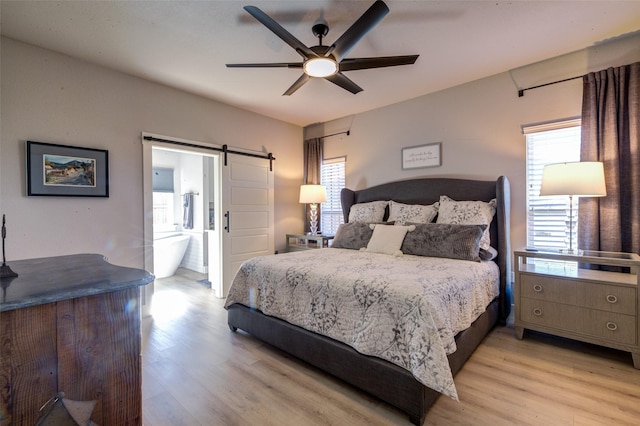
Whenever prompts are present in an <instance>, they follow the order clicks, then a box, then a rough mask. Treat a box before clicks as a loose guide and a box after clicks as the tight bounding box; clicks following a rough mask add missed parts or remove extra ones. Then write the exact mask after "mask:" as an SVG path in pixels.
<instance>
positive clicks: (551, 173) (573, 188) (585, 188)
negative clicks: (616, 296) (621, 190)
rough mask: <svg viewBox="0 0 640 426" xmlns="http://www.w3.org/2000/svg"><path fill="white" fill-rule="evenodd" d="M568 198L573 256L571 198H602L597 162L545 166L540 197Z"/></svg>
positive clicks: (600, 170)
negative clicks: (562, 196)
mask: <svg viewBox="0 0 640 426" xmlns="http://www.w3.org/2000/svg"><path fill="white" fill-rule="evenodd" d="M547 195H564V196H569V249H568V250H567V253H570V254H573V253H574V250H573V197H604V196H606V195H607V189H606V187H605V182H604V167H603V165H602V163H600V162H597V161H577V162H572V163H557V164H547V165H546V166H544V170H543V171H542V185H541V186H540V196H547Z"/></svg>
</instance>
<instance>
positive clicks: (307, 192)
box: [300, 185, 327, 204]
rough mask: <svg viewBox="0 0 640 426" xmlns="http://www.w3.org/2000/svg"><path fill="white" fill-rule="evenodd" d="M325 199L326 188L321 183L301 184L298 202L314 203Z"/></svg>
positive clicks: (322, 201)
mask: <svg viewBox="0 0 640 426" xmlns="http://www.w3.org/2000/svg"><path fill="white" fill-rule="evenodd" d="M325 201H327V189H326V188H325V187H324V186H322V185H301V186H300V203H302V204H315V203H324V202H325Z"/></svg>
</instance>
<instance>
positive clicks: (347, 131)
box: [318, 130, 351, 139]
mask: <svg viewBox="0 0 640 426" xmlns="http://www.w3.org/2000/svg"><path fill="white" fill-rule="evenodd" d="M350 134H351V130H345V131H342V132H338V133H332V134H330V135H324V136H320V137H319V138H318V139H324V138H330V137H331V136H338V135H347V136H349V135H350Z"/></svg>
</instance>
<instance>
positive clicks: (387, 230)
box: [360, 224, 416, 256]
mask: <svg viewBox="0 0 640 426" xmlns="http://www.w3.org/2000/svg"><path fill="white" fill-rule="evenodd" d="M370 226H371V228H373V235H372V236H371V239H370V240H369V244H367V247H366V248H362V249H360V250H362V251H368V252H370V253H383V254H392V255H394V256H402V251H400V247H401V246H402V241H403V240H404V238H405V235H407V232H409V231H413V230H414V229H416V227H415V226H414V225H410V226H401V225H397V226H396V225H394V226H388V225H382V224H377V225H374V224H372V225H370Z"/></svg>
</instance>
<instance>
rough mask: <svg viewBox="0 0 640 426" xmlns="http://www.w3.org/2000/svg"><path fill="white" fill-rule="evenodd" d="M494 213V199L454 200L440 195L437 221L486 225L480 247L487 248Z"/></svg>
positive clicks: (489, 244)
mask: <svg viewBox="0 0 640 426" xmlns="http://www.w3.org/2000/svg"><path fill="white" fill-rule="evenodd" d="M495 214H496V199H495V198H494V199H493V200H491V201H489V202H488V203H487V202H484V201H455V200H452V199H451V198H449V197H447V196H446V195H441V196H440V206H439V207H438V220H437V221H436V222H437V223H452V224H457V225H487V229H485V230H484V232H483V234H482V238H481V239H480V248H481V249H485V250H487V249H488V248H489V247H490V246H491V239H490V238H491V237H490V236H489V225H490V224H491V221H492V220H493V216H494V215H495Z"/></svg>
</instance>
